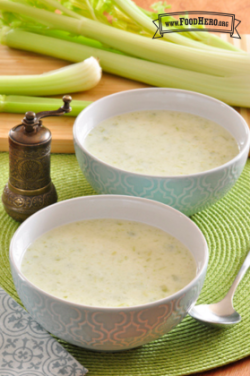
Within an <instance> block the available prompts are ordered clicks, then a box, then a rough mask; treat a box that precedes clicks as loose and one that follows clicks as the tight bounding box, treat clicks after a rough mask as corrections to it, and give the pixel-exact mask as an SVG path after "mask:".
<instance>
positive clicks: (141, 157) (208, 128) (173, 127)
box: [84, 110, 239, 176]
mask: <svg viewBox="0 0 250 376" xmlns="http://www.w3.org/2000/svg"><path fill="white" fill-rule="evenodd" d="M84 146H85V147H86V149H87V150H88V151H89V152H90V153H92V154H93V155H94V156H96V157H97V158H99V159H101V160H102V161H104V162H106V163H108V164H110V165H112V166H115V167H118V168H121V169H123V170H126V171H131V172H136V173H141V174H149V175H163V176H176V175H189V174H194V173H198V172H202V171H207V170H210V169H212V168H215V167H218V166H221V165H223V164H224V163H226V162H228V161H230V160H231V159H232V158H234V157H235V156H236V155H237V154H238V152H239V150H238V145H237V143H236V141H235V139H234V138H233V137H232V136H231V134H230V133H229V132H228V131H227V130H225V129H224V128H223V127H221V126H220V125H218V124H217V123H215V122H213V121H211V120H208V119H205V118H202V117H200V116H196V115H193V114H189V113H184V112H177V111H161V110H157V111H140V112H132V113H126V114H122V115H119V116H115V117H112V118H109V119H106V120H104V121H103V122H101V123H100V124H99V125H97V126H96V127H95V128H94V129H93V130H92V131H91V132H90V133H89V134H88V135H87V137H86V140H85V142H84Z"/></svg>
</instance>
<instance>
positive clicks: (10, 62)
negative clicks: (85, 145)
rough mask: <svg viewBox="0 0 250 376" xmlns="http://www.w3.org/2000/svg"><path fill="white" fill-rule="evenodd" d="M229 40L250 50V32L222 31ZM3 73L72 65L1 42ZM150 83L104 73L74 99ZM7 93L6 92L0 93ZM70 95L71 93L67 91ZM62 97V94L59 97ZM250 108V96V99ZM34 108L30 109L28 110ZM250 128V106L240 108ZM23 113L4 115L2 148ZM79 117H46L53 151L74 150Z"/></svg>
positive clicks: (0, 71) (93, 97) (0, 132)
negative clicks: (232, 33) (233, 33)
mask: <svg viewBox="0 0 250 376" xmlns="http://www.w3.org/2000/svg"><path fill="white" fill-rule="evenodd" d="M222 38H224V39H225V38H226V39H227V40H228V41H229V42H231V43H234V44H235V45H237V46H238V47H240V48H242V49H244V50H245V51H249V52H250V35H242V39H240V40H238V39H233V38H230V36H229V35H226V34H222ZM0 57H1V58H0V74H1V75H8V74H11V75H14V74H15V75H17V74H39V73H44V72H47V71H50V70H53V69H58V68H60V67H63V66H65V65H67V64H68V62H65V61H63V60H59V59H54V58H50V57H47V56H41V55H38V54H34V53H31V52H25V51H20V50H14V49H10V48H8V47H6V46H1V45H0ZM145 87H148V85H144V84H142V83H139V82H136V81H131V80H128V79H125V78H121V77H118V76H114V75H111V74H106V73H104V74H103V77H102V79H101V82H100V83H99V84H98V85H97V86H96V87H95V88H94V89H92V90H89V91H86V92H82V93H77V94H73V95H72V97H73V100H74V99H82V100H88V101H95V100H97V99H99V98H102V97H103V96H106V95H109V94H113V93H117V92H119V91H122V90H130V89H136V88H145ZM0 94H3V93H0ZM67 94H69V93H67ZM58 98H60V96H58ZM249 107H250V98H249ZM29 110H30V109H29V108H27V111H29ZM237 110H238V111H239V112H240V114H241V115H242V116H243V117H244V118H245V120H246V121H247V123H248V125H249V127H250V109H246V108H237ZM22 118H23V115H22V114H7V113H1V114H0V151H8V133H9V130H10V129H11V128H12V127H13V126H15V125H17V124H20V123H21V120H22ZM74 120H75V118H73V117H58V118H47V119H44V121H43V124H44V125H45V126H46V127H48V128H49V129H50V130H51V132H52V152H53V153H74V146H73V136H72V127H73V123H74Z"/></svg>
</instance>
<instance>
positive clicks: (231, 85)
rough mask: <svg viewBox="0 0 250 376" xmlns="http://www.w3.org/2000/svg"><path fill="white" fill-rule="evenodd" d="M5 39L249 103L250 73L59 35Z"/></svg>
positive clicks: (9, 34)
mask: <svg viewBox="0 0 250 376" xmlns="http://www.w3.org/2000/svg"><path fill="white" fill-rule="evenodd" d="M1 42H2V43H3V44H6V45H8V46H10V47H14V48H19V49H24V50H28V51H34V52H38V53H42V54H45V55H49V56H54V57H57V58H61V59H64V60H68V61H72V62H77V61H82V60H83V59H86V58H87V57H88V56H95V57H97V58H98V59H100V64H101V67H102V68H103V70H104V71H106V72H109V73H113V74H117V75H120V76H123V77H126V78H130V79H133V80H137V81H141V82H144V83H147V84H150V85H153V86H160V87H174V88H179V89H186V90H193V91H198V92H200V93H203V94H207V95H210V96H213V97H215V98H218V99H220V100H222V101H224V102H227V103H229V104H231V105H236V106H243V107H244V106H245V107H247V106H249V98H250V83H249V79H248V78H247V76H245V75H242V76H234V77H216V76H211V75H207V74H201V73H197V72H191V71H189V70H184V69H178V68H173V67H169V66H165V65H161V64H157V63H152V62H149V61H144V60H140V59H136V58H133V57H130V56H123V55H119V54H116V53H111V52H108V51H104V50H101V49H96V48H92V47H89V46H83V45H79V44H77V43H72V42H68V41H64V40H59V39H56V38H51V37H46V36H42V35H37V34H32V33H28V32H25V31H22V30H18V29H14V30H11V31H7V30H5V32H4V33H3V34H2V36H1Z"/></svg>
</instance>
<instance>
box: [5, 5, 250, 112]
mask: <svg viewBox="0 0 250 376" xmlns="http://www.w3.org/2000/svg"><path fill="white" fill-rule="evenodd" d="M158 9H159V8H158ZM0 10H1V11H2V23H3V25H4V26H5V27H3V28H2V32H1V37H0V39H1V43H3V44H6V45H8V46H10V47H14V48H19V49H24V50H28V51H34V52H38V53H42V54H46V55H50V56H54V57H58V58H62V59H65V60H68V61H71V62H79V61H82V60H84V59H86V58H88V57H89V56H94V57H96V58H98V59H99V61H100V65H101V67H102V69H103V70H104V71H106V72H110V73H114V74H118V75H120V76H123V77H127V78H130V79H134V80H138V81H141V82H144V83H147V84H150V85H154V86H162V87H175V88H181V89H187V90H193V91H198V92H201V93H204V94H208V95H211V96H214V97H216V98H218V99H221V100H223V101H225V102H227V103H229V104H232V105H238V106H249V98H250V79H249V78H250V55H249V54H247V53H245V52H243V51H241V50H239V49H237V48H235V47H233V46H232V45H230V44H229V43H226V42H224V41H222V40H221V39H220V38H218V37H215V36H211V35H210V34H208V33H206V32H204V31H203V32H202V33H198V32H196V33H187V32H183V33H170V34H166V35H167V38H168V40H167V39H164V40H158V39H156V40H155V39H154V40H153V39H152V36H153V34H154V32H155V29H156V28H155V26H154V24H153V22H152V20H153V19H156V18H157V14H156V13H152V12H147V11H145V10H143V9H141V8H139V7H137V6H136V5H135V4H134V3H133V2H132V1H131V0H106V1H105V0H63V1H62V2H58V1H57V0H34V2H33V0H20V1H18V0H17V1H6V0H0ZM110 22H111V24H110ZM200 34H201V35H202V36H201V35H200ZM0 92H1V86H0Z"/></svg>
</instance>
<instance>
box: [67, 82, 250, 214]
mask: <svg viewBox="0 0 250 376" xmlns="http://www.w3.org/2000/svg"><path fill="white" fill-rule="evenodd" d="M73 135H74V145H75V152H76V156H77V159H78V162H79V165H80V168H81V170H82V172H83V174H84V175H85V177H86V179H87V180H88V182H89V183H90V184H91V186H92V187H93V188H94V189H95V191H96V192H97V193H102V194H122V195H131V196H139V197H145V198H149V199H153V200H156V201H160V202H163V203H165V204H167V205H170V206H172V207H174V208H176V209H178V210H180V211H181V212H183V213H184V214H186V215H192V214H194V213H196V212H199V211H201V210H203V209H205V208H207V207H208V206H210V205H212V204H214V203H215V202H216V201H218V200H219V199H221V198H222V197H223V196H224V195H225V194H226V193H227V192H228V191H229V190H230V188H231V187H232V186H233V185H234V183H235V182H236V180H237V179H238V177H239V176H240V174H241V172H242V170H243V168H244V165H245V163H246V159H247V156H248V152H249V143H250V136H249V129H248V126H247V124H246V122H245V120H244V119H243V118H242V116H241V115H240V114H239V113H238V112H237V111H235V110H234V109H233V108H232V107H230V106H228V105H226V104H225V103H223V102H220V101H219V100H216V99H214V98H211V97H208V96H206V95H202V94H199V93H195V92H191V91H185V90H178V89H166V88H148V89H138V90H129V91H125V92H120V93H117V94H113V95H110V96H107V97H104V98H102V99H100V100H98V101H96V102H94V103H93V104H91V105H90V106H88V107H87V108H86V109H84V110H83V111H82V112H81V113H80V114H79V116H78V117H77V119H76V121H75V124H74V128H73Z"/></svg>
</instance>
